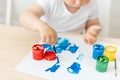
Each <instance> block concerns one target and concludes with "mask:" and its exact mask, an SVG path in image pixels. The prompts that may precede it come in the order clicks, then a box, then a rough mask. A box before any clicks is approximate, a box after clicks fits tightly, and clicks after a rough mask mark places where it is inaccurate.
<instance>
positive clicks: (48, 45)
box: [43, 44, 51, 48]
mask: <svg viewBox="0 0 120 80" xmlns="http://www.w3.org/2000/svg"><path fill="white" fill-rule="evenodd" d="M43 46H44V48H47V47H50V46H51V45H50V44H43Z"/></svg>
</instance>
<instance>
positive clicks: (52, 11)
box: [37, 0, 98, 33]
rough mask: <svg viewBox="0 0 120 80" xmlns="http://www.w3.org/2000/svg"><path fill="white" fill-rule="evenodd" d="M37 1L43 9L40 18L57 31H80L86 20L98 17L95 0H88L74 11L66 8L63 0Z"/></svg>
mask: <svg viewBox="0 0 120 80" xmlns="http://www.w3.org/2000/svg"><path fill="white" fill-rule="evenodd" d="M37 3H38V4H39V5H40V6H41V7H42V8H43V10H44V11H45V16H44V18H41V19H42V20H44V21H46V23H48V24H49V25H50V26H51V27H52V28H53V29H55V30H56V31H57V32H72V33H81V32H82V31H83V29H84V28H85V24H86V21H87V20H92V19H96V18H97V17H98V15H97V6H96V2H95V0H90V2H89V3H88V4H86V5H85V6H82V7H81V8H80V9H79V10H78V11H77V12H75V13H71V12H69V11H68V10H67V8H66V6H65V4H64V0H37Z"/></svg>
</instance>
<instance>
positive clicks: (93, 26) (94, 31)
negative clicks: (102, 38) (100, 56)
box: [84, 19, 101, 44]
mask: <svg viewBox="0 0 120 80" xmlns="http://www.w3.org/2000/svg"><path fill="white" fill-rule="evenodd" d="M100 31H101V26H100V22H99V20H98V19H94V20H89V21H87V23H86V34H85V37H84V40H85V41H86V42H87V43H89V44H93V43H95V41H96V40H97V36H98V34H99V32H100Z"/></svg>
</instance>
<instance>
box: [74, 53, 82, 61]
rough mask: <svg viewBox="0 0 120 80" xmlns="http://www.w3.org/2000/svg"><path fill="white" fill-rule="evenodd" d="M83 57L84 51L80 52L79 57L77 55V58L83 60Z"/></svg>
mask: <svg viewBox="0 0 120 80" xmlns="http://www.w3.org/2000/svg"><path fill="white" fill-rule="evenodd" d="M82 58H83V54H82V53H80V54H79V55H78V56H77V57H76V60H78V61H79V60H82Z"/></svg>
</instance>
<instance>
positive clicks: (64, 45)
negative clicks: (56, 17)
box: [56, 38, 70, 50]
mask: <svg viewBox="0 0 120 80" xmlns="http://www.w3.org/2000/svg"><path fill="white" fill-rule="evenodd" d="M56 44H57V45H59V47H61V48H62V49H63V50H66V48H67V47H68V45H70V42H69V40H68V39H65V38H64V39H62V38H58V40H57V42H56Z"/></svg>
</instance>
